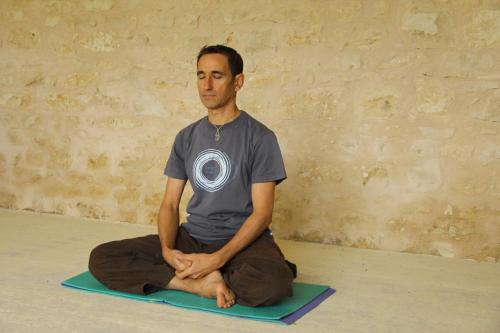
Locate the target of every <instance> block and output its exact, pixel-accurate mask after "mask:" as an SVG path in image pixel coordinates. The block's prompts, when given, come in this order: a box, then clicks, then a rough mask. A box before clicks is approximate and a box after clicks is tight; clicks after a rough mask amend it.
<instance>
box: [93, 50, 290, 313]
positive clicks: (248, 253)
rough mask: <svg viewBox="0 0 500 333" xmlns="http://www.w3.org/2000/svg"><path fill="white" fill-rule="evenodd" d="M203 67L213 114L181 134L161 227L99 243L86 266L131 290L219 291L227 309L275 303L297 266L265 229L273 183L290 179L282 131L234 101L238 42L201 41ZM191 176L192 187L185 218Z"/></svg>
mask: <svg viewBox="0 0 500 333" xmlns="http://www.w3.org/2000/svg"><path fill="white" fill-rule="evenodd" d="M197 76H198V79H197V82H198V92H199V95H200V99H201V101H202V103H203V105H204V106H205V107H206V108H207V110H208V116H207V117H204V118H202V119H200V120H198V121H197V122H195V123H193V124H191V125H189V126H188V127H186V128H184V129H183V130H181V131H180V132H179V133H178V134H177V136H176V138H175V142H174V145H173V147H172V151H171V154H170V157H169V159H168V162H167V164H166V167H165V172H164V173H165V175H167V176H168V180H167V185H166V189H165V194H164V197H163V201H162V203H161V207H160V211H159V215H158V235H149V236H145V237H139V238H134V239H126V240H121V241H114V242H110V243H105V244H101V245H99V246H98V247H96V248H95V249H94V250H93V251H92V253H91V255H90V261H89V269H90V271H91V272H92V274H93V275H94V276H95V277H96V278H97V279H98V280H99V281H101V282H102V283H103V284H104V285H106V286H107V287H108V288H110V289H115V290H120V291H125V292H131V293H138V294H147V293H151V292H154V291H157V290H159V289H176V290H183V291H187V292H191V293H195V294H198V295H201V296H204V297H210V298H216V299H217V305H218V306H219V307H222V308H228V307H230V306H232V305H233V304H234V303H235V302H237V303H239V304H242V305H248V306H261V305H271V304H274V303H277V302H279V301H280V300H282V299H283V298H285V297H287V296H291V295H292V287H291V284H292V280H293V278H294V276H296V268H295V265H293V264H291V263H289V262H287V261H286V260H285V259H284V257H283V254H282V253H281V251H280V249H279V248H278V246H277V245H276V243H275V242H274V239H273V237H272V235H271V232H270V230H269V229H268V226H269V224H270V223H271V218H272V212H273V205H274V191H275V186H276V185H277V184H279V183H280V182H281V181H282V180H284V179H285V178H286V173H285V168H284V165H283V159H282V156H281V152H280V148H279V146H278V142H277V139H276V136H275V134H274V133H273V132H272V131H271V130H270V129H268V128H267V127H266V126H265V125H263V124H262V123H260V122H258V121H257V120H255V119H254V118H252V117H251V116H250V115H249V114H248V113H246V112H245V111H242V110H239V109H238V107H237V106H236V94H237V92H238V90H240V89H241V87H242V86H243V82H244V76H243V60H242V59H241V57H240V55H239V54H238V53H237V52H236V51H235V50H234V49H232V48H229V47H226V46H222V45H215V46H205V47H204V48H202V49H201V51H200V53H199V54H198V62H197ZM187 180H189V181H190V184H191V186H192V188H193V191H194V194H193V196H192V198H191V199H190V201H189V204H188V207H187V212H188V213H189V216H188V218H187V222H186V223H184V224H182V225H181V226H179V202H180V200H181V196H182V193H183V191H184V187H185V184H186V181H187Z"/></svg>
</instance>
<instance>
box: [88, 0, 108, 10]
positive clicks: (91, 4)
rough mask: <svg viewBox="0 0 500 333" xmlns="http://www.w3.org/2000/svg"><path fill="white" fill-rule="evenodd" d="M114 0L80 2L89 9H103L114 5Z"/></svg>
mask: <svg viewBox="0 0 500 333" xmlns="http://www.w3.org/2000/svg"><path fill="white" fill-rule="evenodd" d="M115 4H116V3H115V0H84V1H82V2H81V5H83V8H85V9H86V10H89V11H105V10H110V9H112V8H113V7H114V6H115Z"/></svg>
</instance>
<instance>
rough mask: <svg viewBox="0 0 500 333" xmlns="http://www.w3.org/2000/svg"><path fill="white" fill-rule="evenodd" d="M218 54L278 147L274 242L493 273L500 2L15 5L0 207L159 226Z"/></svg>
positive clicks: (5, 45)
mask: <svg viewBox="0 0 500 333" xmlns="http://www.w3.org/2000/svg"><path fill="white" fill-rule="evenodd" d="M215 43H227V44H228V45H229V46H232V47H234V48H236V49H237V50H238V51H239V52H240V53H241V54H242V56H243V58H244V60H245V73H246V84H245V87H244V88H243V90H242V91H241V92H240V93H239V106H240V107H241V108H242V109H244V110H247V111H248V112H249V113H250V114H252V115H253V116H254V117H256V118H257V119H259V120H261V121H262V122H264V123H265V124H267V125H268V126H269V127H270V128H272V129H273V130H274V131H275V132H276V134H277V136H278V139H279V142H280V145H281V148H282V152H283V155H284V158H285V163H286V167H287V172H288V177H289V178H288V180H286V181H285V182H284V183H283V184H282V185H280V186H278V192H277V202H276V206H275V214H274V220H273V225H272V228H273V230H274V232H275V234H276V235H277V236H278V237H280V238H285V239H298V240H306V241H314V242H323V243H333V244H337V245H344V246H352V247H361V248H373V249H386V250H394V251H405V252H412V253H430V254H437V255H442V256H446V257H459V258H474V259H477V260H487V261H497V262H498V260H499V258H500V213H499V207H500V205H499V202H500V146H499V142H500V128H499V122H500V89H499V88H500V2H499V1H480V0H462V1H446V0H442V1H437V0H436V1H389V0H379V1H368V0H366V1H357V0H349V1H348V0H346V1H251V2H249V1H226V0H220V1H211V0H196V1H152V0H147V1H114V0H99V1H97V0H95V1H92V0H81V1H55V0H51V1H14V0H3V1H1V2H0V147H1V152H0V207H5V208H10V209H15V210H23V209H24V210H34V211H41V212H52V213H55V214H63V215H70V216H84V217H92V218H96V219H106V220H118V221H126V222H131V223H141V224H154V223H156V216H157V210H158V206H159V203H160V200H161V197H162V192H163V190H164V186H165V177H164V176H163V175H162V172H163V168H164V166H165V162H166V159H167V157H168V155H169V152H170V149H171V145H172V142H173V139H174V137H175V134H176V133H177V132H178V131H179V130H180V129H181V128H183V127H185V126H186V125H188V124H189V123H191V122H193V121H195V120H197V119H199V118H201V117H203V116H204V115H205V111H204V109H203V107H202V105H201V104H200V102H199V100H198V97H197V92H196V85H195V84H196V81H195V56H196V53H197V51H198V50H199V48H200V47H201V46H203V45H205V44H215ZM190 193H191V191H190V190H188V193H187V194H186V195H184V197H183V200H182V207H181V209H182V210H184V209H185V207H186V204H187V201H188V199H189V196H190ZM182 219H185V215H183V216H182Z"/></svg>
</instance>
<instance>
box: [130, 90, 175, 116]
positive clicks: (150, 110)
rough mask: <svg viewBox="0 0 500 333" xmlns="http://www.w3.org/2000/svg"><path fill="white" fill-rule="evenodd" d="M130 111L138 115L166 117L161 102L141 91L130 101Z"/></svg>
mask: <svg viewBox="0 0 500 333" xmlns="http://www.w3.org/2000/svg"><path fill="white" fill-rule="evenodd" d="M131 103H132V110H133V111H134V112H136V113H138V114H143V115H154V116H159V117H168V116H169V113H168V112H166V110H165V108H164V107H163V105H162V104H161V102H160V101H159V100H158V99H157V98H156V97H155V96H154V95H153V94H151V93H149V92H147V91H145V90H143V91H140V92H139V93H138V94H137V95H136V96H134V98H133V99H132V101H131Z"/></svg>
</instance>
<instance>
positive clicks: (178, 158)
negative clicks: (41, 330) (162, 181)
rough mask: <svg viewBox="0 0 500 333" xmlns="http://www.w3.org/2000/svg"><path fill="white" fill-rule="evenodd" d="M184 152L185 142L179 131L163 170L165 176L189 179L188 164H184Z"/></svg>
mask: <svg viewBox="0 0 500 333" xmlns="http://www.w3.org/2000/svg"><path fill="white" fill-rule="evenodd" d="M184 152H185V150H184V143H183V140H182V136H181V133H179V134H177V136H176V137H175V141H174V145H173V146H172V151H171V152H170V157H169V158H168V161H167V165H166V166H165V170H164V171H163V174H164V175H165V176H168V177H171V178H176V179H188V176H187V173H186V166H185V164H184V156H185V153H184Z"/></svg>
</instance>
